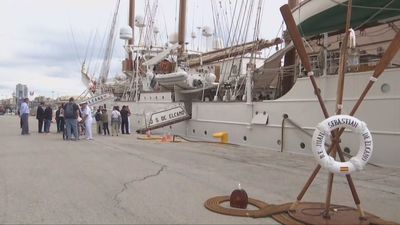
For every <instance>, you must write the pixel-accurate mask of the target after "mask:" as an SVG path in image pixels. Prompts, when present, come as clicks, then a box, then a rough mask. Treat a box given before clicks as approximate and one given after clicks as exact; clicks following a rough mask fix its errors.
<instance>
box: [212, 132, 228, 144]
mask: <svg viewBox="0 0 400 225" xmlns="http://www.w3.org/2000/svg"><path fill="white" fill-rule="evenodd" d="M213 137H214V138H219V139H220V142H221V143H222V144H226V143H228V133H227V132H225V131H223V132H218V133H214V134H213Z"/></svg>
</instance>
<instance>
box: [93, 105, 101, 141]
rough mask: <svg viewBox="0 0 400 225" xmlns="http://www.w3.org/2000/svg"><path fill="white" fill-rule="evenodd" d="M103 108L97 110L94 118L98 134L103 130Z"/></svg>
mask: <svg viewBox="0 0 400 225" xmlns="http://www.w3.org/2000/svg"><path fill="white" fill-rule="evenodd" d="M101 113H102V112H101V106H100V107H99V108H98V109H97V111H96V114H95V115H94V118H95V119H96V128H97V134H101V130H102V128H103V124H102V121H101Z"/></svg>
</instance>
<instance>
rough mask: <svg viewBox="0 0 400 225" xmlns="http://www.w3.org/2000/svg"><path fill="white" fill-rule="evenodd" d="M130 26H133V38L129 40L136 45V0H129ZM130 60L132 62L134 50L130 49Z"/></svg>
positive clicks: (132, 44) (131, 44) (129, 43)
mask: <svg viewBox="0 0 400 225" xmlns="http://www.w3.org/2000/svg"><path fill="white" fill-rule="evenodd" d="M128 20H129V21H128V22H129V26H130V27H131V28H132V39H129V40H128V45H129V46H134V44H135V0H129V18H128ZM128 54H129V56H128V60H129V62H132V51H129V53H128Z"/></svg>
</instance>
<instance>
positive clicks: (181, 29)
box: [178, 0, 186, 57]
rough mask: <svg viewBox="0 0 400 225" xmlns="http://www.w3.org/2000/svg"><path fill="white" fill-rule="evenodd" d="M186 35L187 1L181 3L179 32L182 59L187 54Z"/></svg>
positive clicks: (182, 0) (181, 0)
mask: <svg viewBox="0 0 400 225" xmlns="http://www.w3.org/2000/svg"><path fill="white" fill-rule="evenodd" d="M185 33H186V0H180V2H179V30H178V44H179V45H180V46H181V47H180V49H179V56H180V57H182V55H183V53H184V52H185Z"/></svg>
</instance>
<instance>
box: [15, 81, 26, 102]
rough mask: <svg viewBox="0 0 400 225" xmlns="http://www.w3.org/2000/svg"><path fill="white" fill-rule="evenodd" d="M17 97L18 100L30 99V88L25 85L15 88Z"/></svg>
mask: <svg viewBox="0 0 400 225" xmlns="http://www.w3.org/2000/svg"><path fill="white" fill-rule="evenodd" d="M15 95H16V97H17V99H24V98H28V87H27V86H26V85H25V84H17V86H16V88H15Z"/></svg>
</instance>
